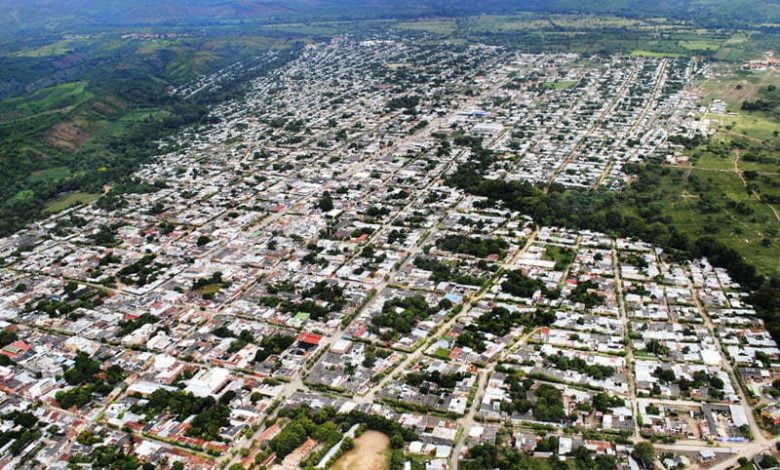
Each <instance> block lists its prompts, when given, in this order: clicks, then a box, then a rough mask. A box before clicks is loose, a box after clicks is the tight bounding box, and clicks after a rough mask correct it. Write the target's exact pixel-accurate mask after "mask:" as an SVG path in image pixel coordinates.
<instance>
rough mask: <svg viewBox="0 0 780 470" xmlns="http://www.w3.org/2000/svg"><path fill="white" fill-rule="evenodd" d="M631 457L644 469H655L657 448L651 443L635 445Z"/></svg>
mask: <svg viewBox="0 0 780 470" xmlns="http://www.w3.org/2000/svg"><path fill="white" fill-rule="evenodd" d="M631 457H633V458H634V460H636V462H637V463H638V464H639V465H641V466H642V467H643V468H655V447H653V444H651V443H649V442H640V443H639V444H637V445H635V446H634V450H633V452H631Z"/></svg>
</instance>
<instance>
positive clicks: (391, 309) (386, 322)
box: [371, 294, 439, 339]
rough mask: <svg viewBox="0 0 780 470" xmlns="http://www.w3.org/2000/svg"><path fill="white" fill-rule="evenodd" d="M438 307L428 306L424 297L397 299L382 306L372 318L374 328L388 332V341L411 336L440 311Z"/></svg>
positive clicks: (415, 296)
mask: <svg viewBox="0 0 780 470" xmlns="http://www.w3.org/2000/svg"><path fill="white" fill-rule="evenodd" d="M438 310H439V309H438V307H435V306H431V305H428V302H426V301H425V297H423V296H422V295H419V294H418V295H412V296H409V297H395V298H393V299H390V300H388V301H387V302H385V304H384V305H383V306H382V311H381V312H380V313H379V314H378V315H375V316H374V317H372V318H371V325H372V327H373V328H376V329H381V328H384V329H386V330H387V333H385V334H383V337H385V338H386V339H391V338H394V337H396V335H397V334H409V333H411V332H412V329H413V328H414V326H415V325H416V324H417V323H419V322H420V321H422V320H424V319H426V318H428V317H429V316H431V315H433V314H434V313H436V312H437V311H438Z"/></svg>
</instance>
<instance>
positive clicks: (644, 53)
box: [630, 49, 685, 59]
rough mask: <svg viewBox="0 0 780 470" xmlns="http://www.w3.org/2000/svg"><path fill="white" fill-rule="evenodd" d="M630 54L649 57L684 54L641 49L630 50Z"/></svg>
mask: <svg viewBox="0 0 780 470" xmlns="http://www.w3.org/2000/svg"><path fill="white" fill-rule="evenodd" d="M630 55H631V56H632V57H651V58H660V57H670V58H673V59H678V58H680V57H685V54H681V53H676V52H660V51H645V50H642V49H634V50H633V51H631V54H630Z"/></svg>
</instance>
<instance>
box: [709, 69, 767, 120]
mask: <svg viewBox="0 0 780 470" xmlns="http://www.w3.org/2000/svg"><path fill="white" fill-rule="evenodd" d="M717 71H718V75H717V76H716V77H715V78H712V79H709V80H706V81H704V82H703V83H702V84H701V87H702V89H703V90H704V92H705V96H706V98H707V99H708V100H713V99H719V100H722V101H725V102H726V103H728V104H729V106H730V110H732V111H739V107H740V106H741V105H742V102H743V101H745V100H753V99H755V98H756V97H757V95H758V92H759V90H760V89H761V88H764V87H767V86H769V85H775V86H779V85H780V73H778V72H776V71H756V72H749V71H744V70H741V69H739V68H737V67H735V66H724V65H721V66H719V67H718V68H717Z"/></svg>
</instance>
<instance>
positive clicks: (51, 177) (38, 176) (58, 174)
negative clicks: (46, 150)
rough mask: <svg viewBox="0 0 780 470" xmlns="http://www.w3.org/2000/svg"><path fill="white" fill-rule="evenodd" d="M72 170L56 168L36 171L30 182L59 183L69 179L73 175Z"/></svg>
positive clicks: (31, 175)
mask: <svg viewBox="0 0 780 470" xmlns="http://www.w3.org/2000/svg"><path fill="white" fill-rule="evenodd" d="M71 174H72V173H71V171H70V168H68V167H66V166H55V167H53V168H49V169H46V170H38V171H34V172H32V173H31V174H30V182H31V183H37V182H40V181H43V182H46V181H58V180H62V179H65V178H68V177H69V176H70V175H71Z"/></svg>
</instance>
